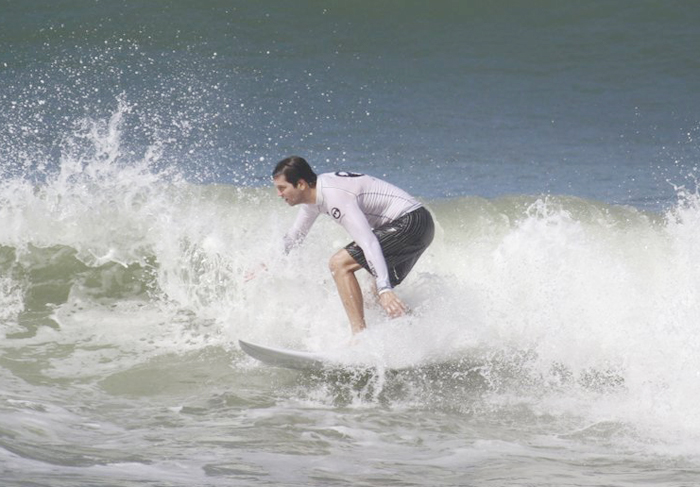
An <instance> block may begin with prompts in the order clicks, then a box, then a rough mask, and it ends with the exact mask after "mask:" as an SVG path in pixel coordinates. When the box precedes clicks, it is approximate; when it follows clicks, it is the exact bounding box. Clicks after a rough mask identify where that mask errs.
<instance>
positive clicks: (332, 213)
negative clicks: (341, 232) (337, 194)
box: [328, 208, 343, 220]
mask: <svg viewBox="0 0 700 487" xmlns="http://www.w3.org/2000/svg"><path fill="white" fill-rule="evenodd" d="M328 214H329V215H330V216H332V217H333V218H335V219H336V220H339V219H340V217H341V216H343V214H342V213H341V212H340V210H339V209H338V208H331V211H330V212H329V213H328Z"/></svg>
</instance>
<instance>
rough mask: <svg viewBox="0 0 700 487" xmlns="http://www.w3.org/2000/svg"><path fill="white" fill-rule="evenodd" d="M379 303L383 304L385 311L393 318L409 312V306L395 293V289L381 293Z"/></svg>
mask: <svg viewBox="0 0 700 487" xmlns="http://www.w3.org/2000/svg"><path fill="white" fill-rule="evenodd" d="M379 304H381V305H382V308H384V311H386V313H387V314H388V315H389V316H391V317H392V318H398V317H399V316H403V315H405V314H406V313H407V312H408V308H407V307H406V305H405V304H403V301H401V300H400V299H399V297H398V296H397V295H396V294H394V291H384V292H383V293H381V294H380V295H379Z"/></svg>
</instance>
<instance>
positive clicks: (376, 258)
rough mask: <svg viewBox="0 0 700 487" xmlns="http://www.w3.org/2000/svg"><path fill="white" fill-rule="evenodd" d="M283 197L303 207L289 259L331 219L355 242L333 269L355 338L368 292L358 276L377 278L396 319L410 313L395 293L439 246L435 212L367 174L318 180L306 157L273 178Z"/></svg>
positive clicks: (291, 235)
mask: <svg viewBox="0 0 700 487" xmlns="http://www.w3.org/2000/svg"><path fill="white" fill-rule="evenodd" d="M272 178H273V182H274V185H275V188H276V189H277V194H278V195H279V196H280V197H281V198H283V199H284V200H285V201H286V202H287V204H289V205H290V206H296V205H301V209H300V210H299V214H298V215H297V218H296V220H295V222H294V224H293V225H292V227H291V229H290V230H289V231H288V232H287V234H286V235H285V237H284V247H285V253H289V251H290V250H291V249H292V248H293V247H295V246H297V245H299V244H300V243H301V242H302V241H303V240H304V238H305V237H306V235H307V233H308V232H309V230H310V229H311V226H312V225H313V224H314V222H315V221H316V218H317V217H318V215H320V214H321V213H325V214H327V215H329V216H330V217H331V218H333V219H334V220H335V221H336V222H338V223H339V224H340V225H342V226H343V228H345V230H346V231H347V232H348V233H349V234H350V236H351V237H352V238H353V239H354V241H353V242H351V243H350V244H348V245H346V246H345V247H344V248H342V249H340V250H339V251H338V252H336V253H335V254H334V255H333V256H332V257H331V259H330V262H329V267H330V270H331V274H332V275H333V279H334V281H335V284H336V287H337V288H338V294H339V295H340V299H341V301H342V303H343V306H344V307H345V312H346V313H347V315H348V319H349V320H350V327H351V329H352V332H353V334H354V333H359V332H361V331H362V330H364V329H365V327H366V324H365V313H364V303H363V299H362V291H361V289H360V285H359V282H358V281H357V278H356V276H355V272H356V271H358V270H360V269H362V268H364V269H366V270H367V271H369V272H370V273H371V274H372V275H373V276H374V278H375V282H376V289H375V292H376V293H377V294H378V296H379V298H378V299H379V303H380V304H381V306H382V308H383V309H384V311H386V313H387V314H388V315H389V316H391V317H392V318H396V317H398V316H401V315H403V314H405V313H406V312H407V310H408V309H407V307H406V305H405V304H404V303H403V302H402V301H401V299H399V297H398V296H397V295H396V294H395V293H394V287H395V286H397V285H398V284H400V283H401V281H403V280H404V278H405V277H406V276H407V275H408V273H409V272H410V270H411V269H412V268H413V266H414V265H415V263H416V262H417V261H418V258H419V257H420V256H421V254H422V253H423V251H425V249H426V248H427V247H428V246H429V245H430V243H431V242H432V240H433V235H434V232H435V227H434V224H433V218H432V216H431V215H430V212H429V211H428V210H427V209H426V208H425V207H424V206H423V205H422V204H421V203H420V202H419V201H418V200H416V199H415V198H414V197H412V196H411V195H409V194H408V193H406V192H405V191H403V190H402V189H400V188H397V187H396V186H394V185H392V184H390V183H388V182H386V181H383V180H381V179H377V178H374V177H372V176H368V175H365V174H357V173H351V172H336V173H324V174H320V175H318V176H317V175H316V173H314V171H313V169H311V166H309V164H308V163H307V162H306V160H304V159H303V158H301V157H297V156H292V157H288V158H286V159H284V160H282V161H280V162H279V163H278V164H277V166H276V167H275V169H274V171H273V173H272Z"/></svg>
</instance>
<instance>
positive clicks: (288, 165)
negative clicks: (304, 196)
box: [272, 156, 316, 188]
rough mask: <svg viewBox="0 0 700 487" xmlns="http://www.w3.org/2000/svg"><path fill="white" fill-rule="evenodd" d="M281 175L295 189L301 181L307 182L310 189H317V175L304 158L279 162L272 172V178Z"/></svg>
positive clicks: (295, 157) (294, 157) (292, 157)
mask: <svg viewBox="0 0 700 487" xmlns="http://www.w3.org/2000/svg"><path fill="white" fill-rule="evenodd" d="M280 175H282V176H284V178H285V179H286V180H287V182H289V183H290V184H292V185H293V186H294V187H295V188H296V186H297V183H298V182H299V180H300V179H303V180H304V181H306V182H307V183H308V184H309V186H310V187H312V188H315V187H316V173H315V172H314V170H313V169H311V166H309V163H308V162H306V160H305V159H304V158H303V157H299V156H291V157H287V158H286V159H282V160H281V161H280V162H278V163H277V165H276V166H275V170H274V171H272V177H273V179H274V178H276V177H277V176H280Z"/></svg>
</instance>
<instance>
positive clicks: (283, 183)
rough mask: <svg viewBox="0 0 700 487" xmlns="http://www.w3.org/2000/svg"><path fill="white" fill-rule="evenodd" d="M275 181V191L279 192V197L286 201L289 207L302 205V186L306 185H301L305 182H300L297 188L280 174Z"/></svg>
mask: <svg viewBox="0 0 700 487" xmlns="http://www.w3.org/2000/svg"><path fill="white" fill-rule="evenodd" d="M273 181H274V183H275V189H276V190H277V196H279V197H280V198H282V199H284V201H286V202H287V204H288V205H289V206H294V205H298V204H299V203H301V201H302V198H303V191H302V186H304V187H305V184H300V183H302V181H303V180H299V181H298V182H297V187H294V185H293V184H292V183H290V182H289V181H287V178H286V177H284V174H280V175H279V176H277V177H276V178H275V179H273Z"/></svg>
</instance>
